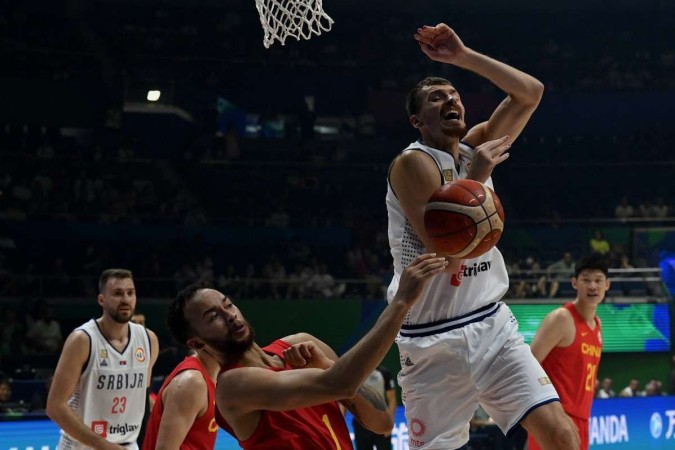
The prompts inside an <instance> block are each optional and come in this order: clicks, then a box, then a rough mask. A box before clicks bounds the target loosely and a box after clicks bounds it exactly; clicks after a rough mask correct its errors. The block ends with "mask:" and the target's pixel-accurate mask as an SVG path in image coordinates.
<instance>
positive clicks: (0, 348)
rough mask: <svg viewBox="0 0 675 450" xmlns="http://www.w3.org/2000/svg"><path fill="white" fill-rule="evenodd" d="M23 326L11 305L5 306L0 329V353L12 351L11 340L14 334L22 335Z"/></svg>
mask: <svg viewBox="0 0 675 450" xmlns="http://www.w3.org/2000/svg"><path fill="white" fill-rule="evenodd" d="M23 332H24V326H23V324H22V323H21V322H19V321H18V320H17V316H16V311H15V310H14V308H12V307H11V306H7V307H5V309H4V311H3V314H2V329H0V354H2V353H4V354H10V353H12V341H13V339H14V336H15V335H16V334H19V335H22V334H23Z"/></svg>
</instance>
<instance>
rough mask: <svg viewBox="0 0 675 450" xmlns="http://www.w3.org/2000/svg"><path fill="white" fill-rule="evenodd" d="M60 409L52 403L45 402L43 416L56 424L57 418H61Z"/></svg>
mask: <svg viewBox="0 0 675 450" xmlns="http://www.w3.org/2000/svg"><path fill="white" fill-rule="evenodd" d="M60 413H61V408H59V405H58V404H56V403H55V402H53V401H49V400H47V405H45V414H46V415H47V417H49V418H50V419H51V420H52V421H54V422H56V423H58V421H59V418H60V417H61V414H60Z"/></svg>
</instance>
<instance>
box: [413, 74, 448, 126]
mask: <svg viewBox="0 0 675 450" xmlns="http://www.w3.org/2000/svg"><path fill="white" fill-rule="evenodd" d="M427 86H452V83H450V81H448V80H446V79H445V78H441V77H426V78H425V79H423V80H422V81H420V82H419V83H417V84H416V85H415V87H414V88H412V89H411V90H410V92H408V98H407V99H406V102H405V110H406V111H407V112H408V117H410V116H412V115H413V114H417V113H418V112H419V111H420V105H421V104H422V102H421V100H420V92H422V89H424V88H425V87H427Z"/></svg>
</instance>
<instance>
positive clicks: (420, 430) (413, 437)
mask: <svg viewBox="0 0 675 450" xmlns="http://www.w3.org/2000/svg"><path fill="white" fill-rule="evenodd" d="M426 431H427V425H426V424H425V423H424V421H422V419H419V418H417V417H413V418H412V419H410V428H408V432H409V433H410V445H414V446H415V447H420V446H422V445H424V440H423V439H421V438H422V436H423V435H424V433H426Z"/></svg>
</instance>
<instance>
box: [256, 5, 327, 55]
mask: <svg viewBox="0 0 675 450" xmlns="http://www.w3.org/2000/svg"><path fill="white" fill-rule="evenodd" d="M255 6H256V8H258V13H260V23H261V24H262V27H263V30H264V31H265V38H264V40H263V44H264V45H265V48H269V47H270V45H272V44H274V41H279V42H280V43H281V45H284V44H285V43H286V38H287V37H288V36H292V37H294V38H295V39H297V40H300V39H305V40H307V39H310V38H311V37H312V36H313V35H316V36H318V35H320V34H321V32H322V31H326V32H328V31H330V29H331V27H332V26H333V19H331V18H330V16H328V14H326V13H325V12H324V10H323V5H322V0H255Z"/></svg>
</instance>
